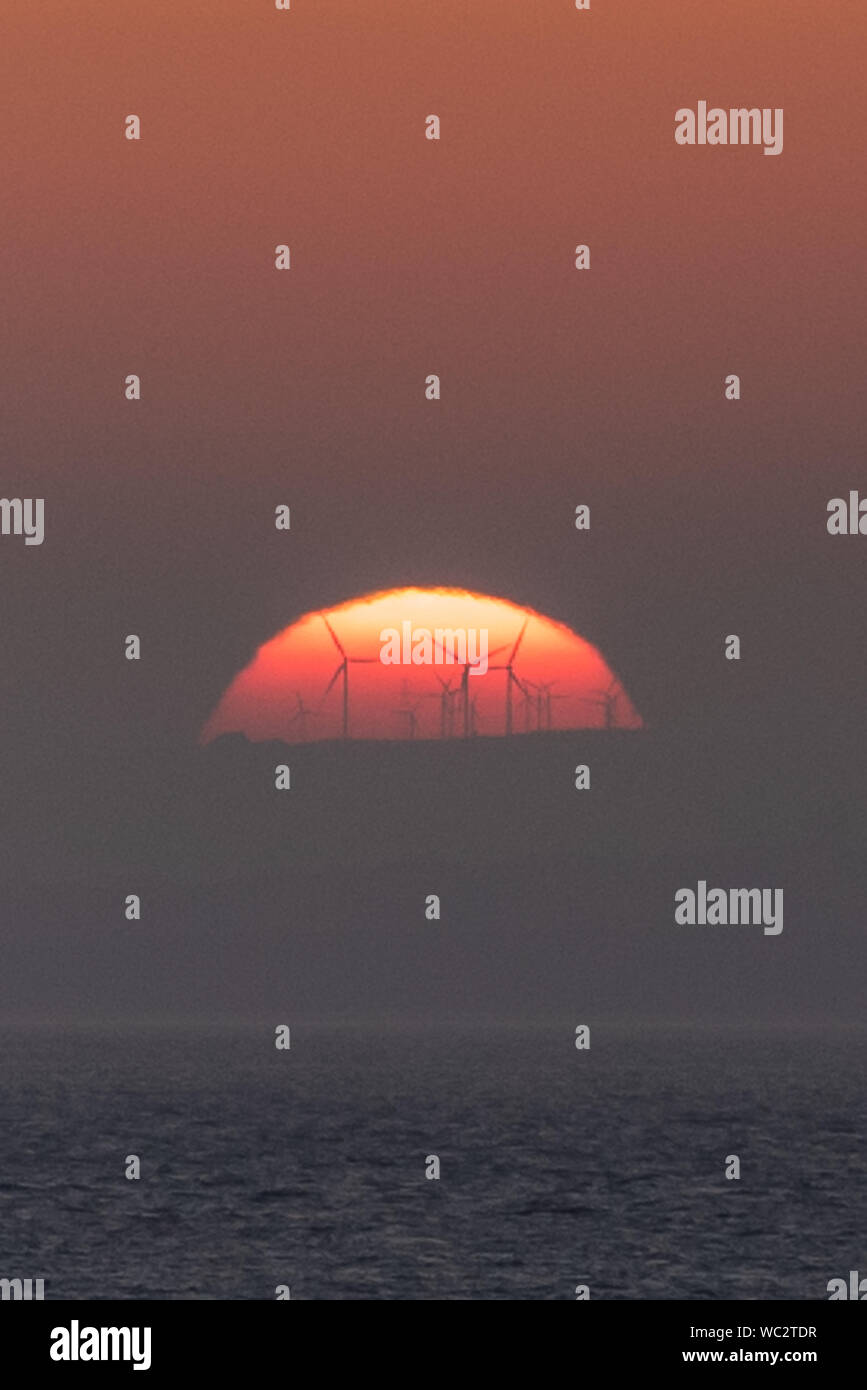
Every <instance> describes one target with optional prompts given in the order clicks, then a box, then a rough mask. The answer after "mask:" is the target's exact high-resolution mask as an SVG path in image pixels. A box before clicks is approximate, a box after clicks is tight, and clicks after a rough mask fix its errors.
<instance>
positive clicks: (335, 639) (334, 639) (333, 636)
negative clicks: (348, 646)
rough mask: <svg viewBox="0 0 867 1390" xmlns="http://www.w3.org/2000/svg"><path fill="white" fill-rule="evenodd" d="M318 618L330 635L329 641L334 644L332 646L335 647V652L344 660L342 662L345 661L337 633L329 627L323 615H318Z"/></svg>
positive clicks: (344, 654) (344, 653)
mask: <svg viewBox="0 0 867 1390" xmlns="http://www.w3.org/2000/svg"><path fill="white" fill-rule="evenodd" d="M319 616H320V618H321V619H322V621H323V623H324V624H325V626H326V627H327V628H328V631H329V632H330V633H331V640H332V642H333V643H334V645H335V647H336V648H337V650H338V651H339V652H340V655H341V656H342V657H343V658H344V660H345V659H346V652H345V651H344V650H343V647H342V646H341V645H340V640H339V638H338V636H337V633H336V632H335V631H334V628H333V627H332V626H331V624H330V622H329V621H328V619H327V618H326V616H325V614H324V613H320V614H319Z"/></svg>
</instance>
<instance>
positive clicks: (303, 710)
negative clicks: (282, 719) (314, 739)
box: [289, 690, 319, 742]
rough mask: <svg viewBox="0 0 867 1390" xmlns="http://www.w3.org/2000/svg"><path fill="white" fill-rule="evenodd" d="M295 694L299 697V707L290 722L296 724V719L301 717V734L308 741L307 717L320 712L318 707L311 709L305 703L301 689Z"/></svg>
mask: <svg viewBox="0 0 867 1390" xmlns="http://www.w3.org/2000/svg"><path fill="white" fill-rule="evenodd" d="M295 694H296V695H297V697H298V709H297V710H296V712H295V713H294V714H293V716H292V718H291V719H290V720H289V723H290V724H294V723H295V720H296V719H299V720H300V721H301V723H300V734H301V737H302V739H303V740H305V742H306V739H307V717H308V715H311V714H312V715H314V716H315V715H317V714H318V713H319V710H318V709H311V708H310V706H309V705H305V703H304V701H303V700H302V698H301V691H300V690H296V691H295Z"/></svg>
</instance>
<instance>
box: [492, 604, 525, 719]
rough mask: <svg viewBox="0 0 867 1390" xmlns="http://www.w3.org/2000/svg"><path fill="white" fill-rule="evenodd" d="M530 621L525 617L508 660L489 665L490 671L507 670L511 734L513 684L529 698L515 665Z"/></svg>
mask: <svg viewBox="0 0 867 1390" xmlns="http://www.w3.org/2000/svg"><path fill="white" fill-rule="evenodd" d="M529 621H530V619H529V618H525V619H524V622H523V624H522V626H521V631H520V632H519V633H518V636H517V638H516V639H515V645H514V646H513V648H512V652H511V655H510V657H509V660H508V661H506V662H504V663H503V665H502V666H489V667H488V670H489V671H505V672H506V733H507V734H510V733H511V732H512V686H513V685H516V686H517V687H518V689H519V690H520V691H521V693H522V695H523V696H524V697H525V699H526V698H528V690H527V687H526V686H525V684H524V682H523V681H522V680H520V679H519V677H518V676H516V675H515V670H514V665H515V657H516V656H517V655H518V648H519V647H520V645H521V643H522V642H523V640H524V633H525V632H526V631H527V624H528V623H529ZM497 650H498V651H503V650H504V648H502V647H499V648H498V649H497ZM492 655H494V656H496V652H494V653H492Z"/></svg>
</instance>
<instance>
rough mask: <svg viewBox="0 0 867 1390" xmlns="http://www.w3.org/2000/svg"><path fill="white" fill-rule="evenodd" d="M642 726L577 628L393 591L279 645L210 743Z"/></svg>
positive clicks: (258, 664)
mask: <svg viewBox="0 0 867 1390" xmlns="http://www.w3.org/2000/svg"><path fill="white" fill-rule="evenodd" d="M641 726H642V720H641V717H640V715H639V714H638V713H637V711H636V710H635V708H634V706H633V705H632V702H631V701H630V699H629V696H628V695H627V693H626V691H625V690H624V689H623V687H622V685H621V684H620V681H619V679H618V678H617V676H616V675H615V674H614V673H613V672H612V670H611V669H610V667H609V666H608V664H607V662H606V661H605V659H604V657H603V656H602V655H601V654H600V653H599V651H597V649H596V648H595V647H593V646H591V645H590V643H589V642H585V641H584V639H583V638H581V637H579V636H578V634H577V633H575V632H573V631H571V629H570V628H568V627H565V626H564V625H563V624H561V623H557V622H555V621H554V620H553V619H551V618H547V617H544V616H542V615H541V614H539V613H535V612H533V611H532V610H531V609H529V608H523V607H520V606H519V605H517V604H514V603H511V602H509V601H508V600H506V599H500V598H492V597H491V596H489V595H487V594H473V593H468V592H466V591H464V590H460V589H393V590H389V591H388V592H384V593H376V594H371V595H368V596H367V597H365V598H360V599H352V600H350V601H349V602H347V603H344V604H340V605H339V606H338V607H336V608H331V609H324V610H320V611H318V612H315V613H308V614H306V615H305V616H304V617H302V618H300V619H299V620H298V621H297V622H295V623H293V624H292V625H291V626H290V627H287V628H286V629H285V630H284V631H283V632H281V633H279V634H278V635H277V636H276V637H274V638H272V639H271V641H270V642H266V643H265V644H264V646H262V647H260V648H259V650H258V652H257V653H256V655H255V657H254V658H253V660H252V661H251V662H250V664H249V665H248V666H247V667H246V668H245V669H244V670H243V671H241V672H240V673H239V674H238V675H237V676H236V677H235V679H234V680H233V681H232V684H231V685H230V686H229V688H228V690H227V691H226V692H225V694H224V695H223V697H222V699H221V700H220V702H219V704H218V705H217V708H216V709H215V711H214V713H213V714H212V715H211V717H210V719H209V720H208V722H207V723H206V725H205V727H204V729H203V730H202V734H201V742H202V743H209V742H210V741H211V740H212V739H215V738H217V737H219V736H220V735H221V734H228V733H242V734H244V735H246V737H247V738H249V739H251V740H253V741H261V740H264V739H271V738H273V739H283V740H285V741H287V742H290V743H306V742H313V741H315V740H323V739H335V738H343V737H346V738H354V739H360V738H364V739H415V738H419V739H437V738H460V737H472V736H497V735H506V734H530V733H534V734H537V733H541V732H545V731H548V730H552V729H579V728H598V729H606V728H608V729H612V728H620V729H623V728H628V729H635V728H640V727H641Z"/></svg>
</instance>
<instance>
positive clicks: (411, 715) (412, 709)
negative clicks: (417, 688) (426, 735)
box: [392, 704, 419, 738]
mask: <svg viewBox="0 0 867 1390" xmlns="http://www.w3.org/2000/svg"><path fill="white" fill-rule="evenodd" d="M418 707H419V706H418V704H414V705H402V706H401V707H400V708H399V709H394V710H392V714H405V715H406V716H407V718H408V720H409V736H410V738H415V731H416V729H417V728H418V718H417V717H416V711H417V710H418Z"/></svg>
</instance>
